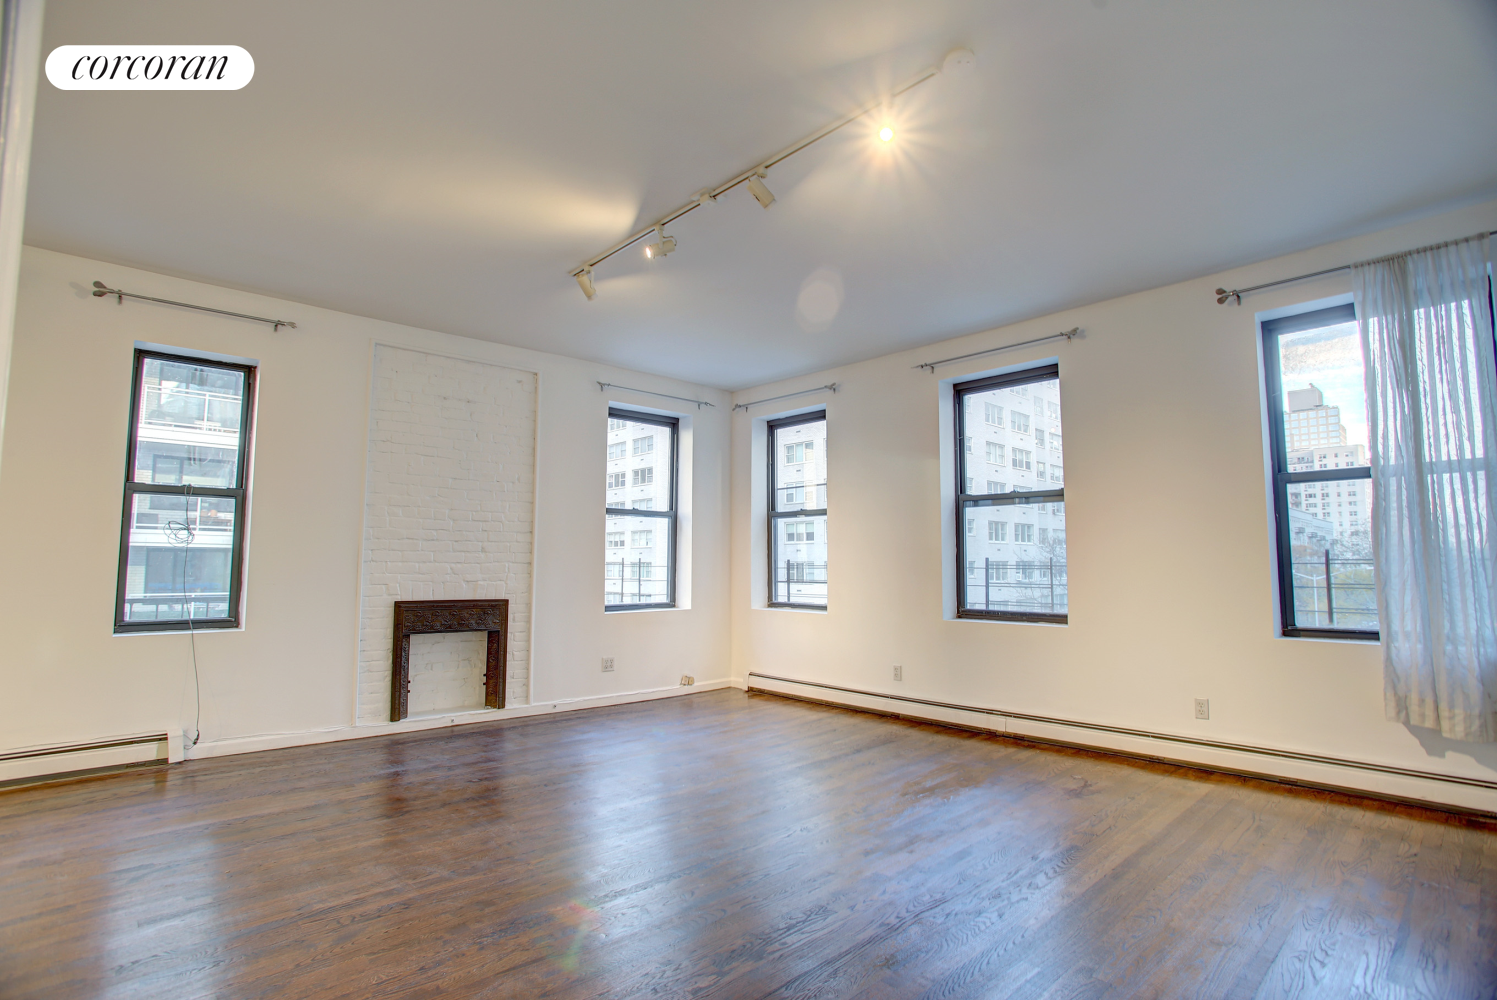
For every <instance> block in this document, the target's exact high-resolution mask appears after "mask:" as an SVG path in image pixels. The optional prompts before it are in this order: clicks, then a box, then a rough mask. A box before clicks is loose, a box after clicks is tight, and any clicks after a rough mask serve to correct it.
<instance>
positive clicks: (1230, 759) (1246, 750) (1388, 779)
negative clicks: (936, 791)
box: [747, 672, 1497, 816]
mask: <svg viewBox="0 0 1497 1000" xmlns="http://www.w3.org/2000/svg"><path fill="white" fill-rule="evenodd" d="M756 678H757V679H758V680H760V681H765V682H770V683H772V684H790V685H795V686H797V687H804V688H816V689H821V690H824V691H827V692H836V693H839V694H842V695H851V696H854V697H855V698H867V699H875V700H877V701H881V702H893V703H895V705H896V706H900V705H909V706H911V710H908V711H901V710H896V708H895V707H894V706H890V707H880V706H877V705H863V704H857V703H855V702H849V701H845V700H838V699H835V698H832V697H825V698H816V697H810V696H808V695H804V694H800V693H796V692H792V691H784V690H779V689H777V688H775V687H767V686H764V685H762V684H755V683H754V682H755V679H756ZM747 687H748V690H750V691H758V692H760V693H762V694H774V695H781V696H784V697H790V698H799V699H801V700H804V701H813V702H821V703H824V704H829V705H836V706H838V707H841V708H851V709H854V710H856V711H866V712H873V713H876V714H881V715H893V716H897V717H900V718H908V719H917V720H919V721H922V722H931V723H935V724H936V725H947V726H955V727H958V728H963V729H973V730H977V731H979V732H991V733H995V734H997V735H1005V736H1014V737H1018V738H1020V739H1025V740H1033V741H1035V742H1040V743H1055V744H1060V745H1063V746H1070V747H1078V748H1081V749H1085V750H1098V751H1101V752H1103V753H1115V754H1122V755H1124V756H1129V757H1140V758H1144V759H1149V760H1159V761H1164V762H1167V763H1171V764H1182V765H1184V766H1187V767H1197V768H1204V769H1206V770H1214V771H1225V772H1227V773H1231V774H1242V775H1247V776H1249V777H1257V778H1267V779H1269V780H1272V781H1287V782H1289V783H1291V784H1299V785H1308V786H1311V787H1316V788H1325V789H1329V790H1332V791H1340V792H1351V793H1353V794H1357V795H1371V796H1373V797H1376V798H1384V799H1391V800H1394V801H1398V802H1410V803H1415V804H1418V805H1435V806H1438V807H1441V808H1451V807H1454V808H1456V809H1458V810H1460V811H1463V812H1475V813H1480V814H1482V815H1486V816H1490V815H1492V814H1494V813H1497V794H1494V793H1497V781H1494V780H1489V779H1485V778H1472V777H1466V776H1464V775H1455V774H1440V773H1439V772H1436V771H1421V770H1419V769H1417V768H1408V767H1398V766H1396V765H1392V764H1377V763H1373V762H1370V761H1360V760H1352V759H1349V758H1344V757H1331V756H1327V755H1324V754H1313V753H1303V752H1300V751H1296V750H1280V749H1277V748H1274V747H1259V746H1252V745H1250V744H1244V743H1228V742H1224V741H1220V740H1208V739H1201V738H1198V737H1191V736H1179V735H1175V734H1172V733H1156V732H1152V731H1149V730H1145V729H1130V728H1127V727H1124V726H1109V725H1105V724H1102V723H1095V722H1079V721H1077V720H1074V719H1062V718H1056V717H1052V716H1045V715H1033V714H1029V713H1025V712H1009V711H1004V710H1002V709H994V708H981V707H977V706H973V705H959V704H955V703H952V702H944V701H934V700H931V699H928V698H914V697H911V696H909V695H899V694H887V693H885V692H882V691H864V690H861V689H858V688H850V687H843V686H841V685H837V684H827V683H823V682H821V681H805V680H797V679H795V678H793V677H776V676H774V675H772V674H761V673H755V672H751V673H749V675H748V684H747ZM919 708H923V709H925V711H919V710H918V709H919ZM958 713H959V714H960V715H964V716H977V717H979V718H978V719H971V720H964V719H962V718H960V717H958V718H952V717H951V716H952V715H953V714H958ZM983 722H987V724H983ZM1088 736H1090V737H1091V738H1087V737H1088ZM1170 746H1175V747H1178V748H1180V750H1182V751H1187V752H1183V753H1179V754H1171V753H1169V752H1167V750H1168V748H1169V747H1170ZM1188 751H1194V752H1188ZM1234 758H1235V759H1234ZM1254 759H1256V760H1258V761H1261V762H1263V763H1262V764H1260V765H1258V766H1257V767H1253V766H1245V765H1250V764H1251V763H1252V761H1253V760H1254ZM1270 761H1275V762H1278V764H1279V766H1277V767H1265V766H1264V765H1267V764H1268V763H1269V762H1270ZM1326 769H1337V770H1339V771H1340V773H1341V774H1342V775H1346V772H1347V771H1357V772H1361V773H1363V774H1365V775H1367V776H1368V777H1369V778H1371V779H1373V780H1372V781H1370V782H1369V781H1363V782H1359V783H1355V784H1348V783H1346V778H1345V777H1343V778H1342V779H1341V780H1340V781H1337V780H1335V778H1336V771H1327V770H1326ZM1424 782H1438V783H1439V786H1443V787H1445V788H1446V789H1448V792H1449V794H1439V795H1435V796H1433V797H1432V796H1431V795H1430V794H1429V793H1430V792H1431V791H1432V789H1431V788H1430V786H1428V785H1425V786H1424V787H1422V788H1420V787H1418V786H1420V785H1422V784H1423V783H1424ZM1369 786H1376V787H1369ZM1439 786H1437V787H1439Z"/></svg>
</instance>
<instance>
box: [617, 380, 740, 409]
mask: <svg viewBox="0 0 1497 1000" xmlns="http://www.w3.org/2000/svg"><path fill="white" fill-rule="evenodd" d="M609 389H623V390H624V391H625V392H642V393H644V394H645V395H646V396H659V397H661V398H662V399H679V400H680V401H681V402H683V403H691V404H693V405H694V406H695V407H696V408H697V409H699V410H700V409H701V408H702V407H704V406H711V407H713V408H714V409H715V408H716V407H717V404H716V403H709V402H707V401H706V400H705V399H687V398H686V397H685V396H672V395H671V394H670V393H668V392H655V391H654V390H652V389H631V388H630V387H629V386H627V385H615V384H614V383H612V382H599V383H598V391H599V392H606V391H607V390H609Z"/></svg>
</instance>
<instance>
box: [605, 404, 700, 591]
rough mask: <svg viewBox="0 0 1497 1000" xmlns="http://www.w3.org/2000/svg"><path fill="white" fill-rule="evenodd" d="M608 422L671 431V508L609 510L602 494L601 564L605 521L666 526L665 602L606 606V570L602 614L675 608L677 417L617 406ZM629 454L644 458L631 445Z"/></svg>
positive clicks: (679, 452) (612, 409)
mask: <svg viewBox="0 0 1497 1000" xmlns="http://www.w3.org/2000/svg"><path fill="white" fill-rule="evenodd" d="M608 419H609V420H610V421H612V420H625V421H629V422H630V423H637V424H655V425H657V426H660V427H667V428H669V429H670V432H671V444H670V472H669V475H670V488H669V491H668V493H667V496H668V497H669V498H670V509H669V510H645V509H643V508H635V507H627V508H623V507H609V506H608V498H607V494H606V493H605V494H604V499H603V534H604V545H603V555H604V560H603V561H604V563H605V564H606V563H607V562H608V559H607V556H608V545H607V535H608V520H609V518H610V517H653V518H658V519H660V520H663V521H665V522H666V525H665V531H666V549H665V553H666V554H665V600H664V601H653V602H651V603H648V604H643V603H635V604H609V603H608V588H607V586H606V582H607V580H608V579H609V577H608V576H607V570H606V569H605V570H604V581H605V586H604V588H603V594H604V597H603V602H604V603H603V611H604V612H605V613H608V612H614V611H652V610H663V609H668V608H674V607H675V606H676V551H677V539H676V533H677V530H676V529H677V524H678V521H677V517H676V514H677V508H678V507H679V506H680V498H679V496H678V489H679V482H678V480H679V468H680V455H681V421H680V418H678V417H668V416H665V415H664V414H660V413H645V412H643V411H640V410H630V409H625V408H624V407H620V406H610V407H609V408H608ZM610 429H612V428H610ZM605 433H606V432H605ZM630 451H631V455H630V456H629V457H631V458H637V457H643V456H642V455H639V456H636V455H633V454H632V451H633V447H632V445H631V448H630ZM649 454H652V455H655V454H658V453H657V452H653V451H652V452H650V453H649ZM613 461H616V460H613ZM652 468H653V466H652ZM630 481H631V482H632V481H633V477H632V476H631V477H630ZM652 482H653V481H652ZM625 530H626V531H628V530H633V529H625ZM629 547H630V546H628V545H625V546H624V548H625V549H626V550H627V549H628V548H629ZM653 572H654V565H653V564H651V573H652V574H653ZM620 579H622V580H624V581H627V580H628V579H629V575H628V571H627V570H625V571H624V572H623V575H622V576H621V577H620ZM649 579H655V577H654V576H653V575H652V576H651V577H649Z"/></svg>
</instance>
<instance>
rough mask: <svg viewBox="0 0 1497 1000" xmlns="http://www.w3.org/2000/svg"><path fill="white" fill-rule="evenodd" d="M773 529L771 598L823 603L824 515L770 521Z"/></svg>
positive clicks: (824, 576) (824, 595) (824, 600)
mask: <svg viewBox="0 0 1497 1000" xmlns="http://www.w3.org/2000/svg"><path fill="white" fill-rule="evenodd" d="M770 526H771V528H772V529H773V531H774V587H773V593H774V599H775V600H776V601H777V602H782V603H787V604H808V605H813V606H815V607H822V608H824V607H826V552H827V547H826V515H825V514H822V515H820V516H818V517H785V518H777V519H774V520H771V521H770Z"/></svg>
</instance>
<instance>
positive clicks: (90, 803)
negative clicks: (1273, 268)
mask: <svg viewBox="0 0 1497 1000" xmlns="http://www.w3.org/2000/svg"><path fill="white" fill-rule="evenodd" d="M1493 996H1497V826H1493V825H1489V824H1483V823H1480V822H1476V821H1472V820H1462V819H1459V818H1455V817H1449V816H1445V815H1443V814H1440V813H1436V812H1426V811H1423V810H1418V809H1414V808H1409V807H1402V806H1388V805H1381V804H1376V803H1368V802H1364V801H1361V800H1357V799H1353V798H1349V797H1345V796H1340V795H1335V794H1330V793H1320V792H1307V791H1297V790H1290V789H1285V788H1283V787H1281V786H1275V785H1270V784H1267V783H1262V782H1255V781H1251V780H1246V779H1239V778H1233V777H1228V776H1215V775H1207V774H1203V773H1201V772H1196V771H1190V770H1187V769H1183V768H1174V767H1170V766H1167V765H1160V764H1148V763H1141V762H1130V761H1125V760H1120V759H1118V758H1111V757H1105V756H1102V755H1097V754H1090V753H1085V752H1081V751H1068V750H1056V749H1050V748H1043V747H1035V746H1029V745H1024V744H1020V743H1015V742H1012V741H1006V740H1002V739H998V738H995V737H990V736H982V735H977V734H971V733H964V732H960V731H954V730H947V729H941V728H937V727H934V726H926V725H921V724H916V723H908V722H901V721H896V720H890V719H884V718H879V717H875V716H869V715H863V714H859V713H854V712H850V711H843V710H840V709H834V708H827V707H823V706H817V705H809V704H804V703H799V702H793V701H788V700H785V699H780V698H775V697H770V696H762V695H745V694H743V693H742V692H737V691H716V692H707V693H702V694H696V695H692V696H689V697H681V698H672V699H667V700H663V701H655V702H648V703H644V704H638V705H628V706H620V707H617V708H609V709H597V710H593V711H587V712H577V713H572V714H568V715H558V716H551V717H544V718H537V719H527V720H514V721H511V722H506V723H496V724H486V725H477V726H468V727H463V728H460V729H456V730H443V731H438V732H432V733H418V734H409V735H403V736H387V737H380V738H374V739H366V740H357V741H352V742H347V743H333V744H325V745H322V746H315V747H301V748H296V749H292V750H279V751H273V752H268V753H260V754H253V755H246V756H241V757H228V758H220V759H215V760H201V761H192V762H188V763H186V764H182V765H179V766H176V767H173V768H169V769H163V770H159V771H155V772H148V771H136V772H130V773H124V774H116V775H108V776H103V777H95V778H88V779H79V780H75V781H69V782H64V783H58V784H53V785H45V786H37V787H30V788H15V789H10V790H7V791H3V792H0V997H3V998H5V1000H42V998H46V1000H61V998H75V997H77V998H95V997H97V998H105V997H107V998H110V1000H117V998H152V1000H160V998H173V1000H176V998H191V997H216V998H235V1000H238V998H261V997H264V998H271V997H274V998H294V1000H324V998H327V1000H331V998H360V1000H362V998H382V997H413V998H428V997H431V998H434V997H444V998H454V997H456V998H466V997H484V998H510V997H515V998H519V997H524V998H538V997H568V998H570V997H662V998H672V997H693V998H729V1000H737V998H759V997H774V998H792V997H797V998H813V997H814V998H842V997H858V998H866V1000H875V998H877V1000H885V998H889V1000H892V998H899V1000H906V998H931V1000H934V998H943V1000H959V998H977V997H1003V998H1025V1000H1027V998H1033V1000H1040V998H1048V1000H1058V998H1095V997H1111V998H1122V997H1129V998H1132V997H1160V998H1166V997H1167V998H1176V997H1209V998H1221V997H1232V998H1237V997H1242V998H1246V997H1336V998H1343V997H1390V998H1410V997H1439V998H1451V997H1493Z"/></svg>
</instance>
